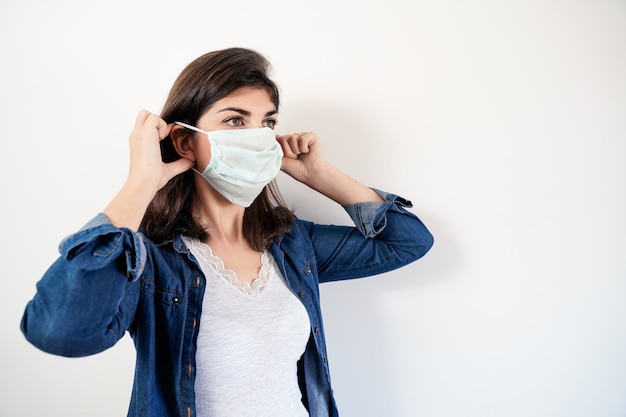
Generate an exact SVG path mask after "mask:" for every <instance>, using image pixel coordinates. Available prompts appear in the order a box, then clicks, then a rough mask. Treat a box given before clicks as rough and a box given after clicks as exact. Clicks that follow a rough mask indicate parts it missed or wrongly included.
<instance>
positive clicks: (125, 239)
mask: <svg viewBox="0 0 626 417" xmlns="http://www.w3.org/2000/svg"><path fill="white" fill-rule="evenodd" d="M59 251H60V256H59V258H58V259H57V260H56V261H55V262H54V263H53V264H52V266H50V268H48V270H47V271H46V272H45V274H44V276H43V277H42V279H41V280H40V281H39V282H38V283H37V292H36V294H35V296H34V297H33V299H32V300H31V301H30V302H29V303H28V304H27V306H26V309H25V312H24V315H23V317H22V321H21V329H22V332H23V333H24V335H25V336H26V339H27V340H28V341H30V342H31V343H32V344H33V345H35V346H36V347H38V348H39V349H41V350H44V351H46V352H49V353H53V354H57V355H62V356H85V355H90V354H94V353H98V352H101V351H103V350H105V349H107V348H109V347H111V346H113V345H114V344H115V343H116V342H117V341H118V340H119V339H120V338H121V337H122V336H123V335H124V334H125V331H126V330H127V329H128V327H129V325H130V323H131V322H132V319H133V317H134V312H135V310H136V306H137V300H138V297H139V277H140V276H141V273H142V271H143V268H144V265H145V263H146V256H147V255H146V248H145V246H144V243H143V239H142V236H141V235H140V234H139V233H135V232H132V231H131V230H128V229H120V228H117V227H115V226H113V225H111V224H110V223H109V222H108V219H107V218H106V216H104V215H103V214H99V215H98V216H96V217H95V218H94V219H92V220H91V221H90V222H89V223H87V225H85V227H83V228H82V229H81V230H80V231H79V232H77V233H75V234H73V235H71V236H69V237H67V238H66V239H64V240H63V241H62V242H61V244H60V245H59Z"/></svg>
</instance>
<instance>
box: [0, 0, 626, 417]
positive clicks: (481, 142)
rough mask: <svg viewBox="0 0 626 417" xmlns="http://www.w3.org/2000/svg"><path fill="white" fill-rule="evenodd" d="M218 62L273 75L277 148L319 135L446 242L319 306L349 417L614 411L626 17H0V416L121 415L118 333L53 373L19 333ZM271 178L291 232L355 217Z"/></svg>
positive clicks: (343, 4) (129, 367)
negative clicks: (230, 50) (254, 58)
mask: <svg viewBox="0 0 626 417" xmlns="http://www.w3.org/2000/svg"><path fill="white" fill-rule="evenodd" d="M230 46H245V47H250V48H254V49H256V50H258V51H260V52H262V53H264V54H265V55H266V56H267V57H268V58H269V59H270V60H271V61H272V63H273V66H274V78H275V80H276V81H277V82H278V84H279V85H280V87H281V90H282V93H283V101H282V107H281V120H280V123H279V126H278V128H277V130H278V131H279V132H292V131H316V132H318V133H319V134H320V135H321V137H322V140H323V146H324V151H325V154H326V155H327V158H328V159H329V160H331V161H332V162H333V163H335V164H336V165H338V166H340V167H341V168H342V169H344V170H345V171H347V172H349V173H350V174H351V175H353V176H354V177H356V178H358V179H359V180H361V181H363V182H365V183H367V184H368V185H371V186H375V187H378V188H383V189H386V190H390V191H393V192H395V193H398V194H401V195H403V196H405V197H406V198H409V199H411V200H412V201H413V203H414V206H415V207H414V209H413V210H414V212H415V213H417V214H418V215H419V216H420V217H421V218H422V220H423V221H424V222H425V223H426V224H427V225H428V226H429V228H430V229H431V230H432V232H433V234H434V235H435V239H436V242H435V246H434V248H433V249H432V251H431V252H430V253H429V254H428V255H426V257H425V258H423V259H422V260H420V261H418V262H416V263H414V264H412V265H410V266H407V267H405V268H403V269H401V270H398V271H395V272H392V273H388V274H385V275H382V276H378V277H373V278H370V279H364V280H357V281H351V282H342V283H336V284H329V285H325V286H324V287H323V291H322V297H323V300H322V301H323V309H324V312H325V323H326V327H327V332H328V344H329V358H330V366H331V370H332V376H333V383H334V388H335V393H336V397H337V400H338V402H339V407H340V411H341V415H342V416H343V417H353V416H356V417H369V416H384V417H394V416H402V417H410V416H411V417H412V416H423V417H448V416H450V417H465V416H472V417H473V416H476V417H478V416H480V417H486V416H493V417H502V416H507V417H517V416H520V417H527V416H533V417H556V416H567V417H583V416H585V417H587V416H590V417H591V416H593V417H624V416H626V302H625V297H626V253H625V249H626V220H625V214H626V195H625V194H626V2H624V1H618V0H526V1H522V0H510V1H496V0H477V1H472V2H468V1H461V0H438V1H434V0H431V1H425V0H424V1H420V0H415V1H405V0H402V1H401V0H386V1H376V2H374V1H356V0H353V1H342V0H333V1H329V0H318V1H315V2H297V1H287V0H278V1H272V0H269V1H249V0H242V1H238V2H227V1H221V2H209V1H196V2H193V1H188V0H182V1H170V2H165V1H138V2H133V1H120V0H113V1H106V2H85V1H78V0H68V1H44V0H38V1H28V0H27V1H22V2H16V1H13V2H8V1H3V2H2V3H1V4H0V59H1V62H2V65H1V66H0V89H1V93H0V100H1V110H2V111H1V112H0V122H1V125H0V126H1V127H0V129H1V130H0V131H1V132H2V151H1V152H0V186H1V190H0V193H1V195H2V216H1V220H0V221H1V223H0V230H2V236H3V247H2V252H1V253H2V278H1V281H0V286H1V287H0V294H1V296H2V302H0V314H1V315H0V334H1V337H0V339H1V340H0V346H1V355H0V415H1V416H43V415H45V416H90V417H91V416H102V417H105V416H107V417H109V416H122V415H125V414H126V408H127V404H128V400H129V395H130V389H131V383H132V376H133V366H134V350H133V347H132V343H131V341H130V339H129V338H128V337H125V338H124V339H122V341H121V342H120V343H119V344H118V345H117V346H116V347H114V348H113V349H110V350H109V351H107V352H104V353H102V354H99V355H96V356H93V357H90V358H83V359H67V358H60V357H54V356H51V355H48V354H45V353H43V352H40V351H38V350H36V349H35V348H34V347H32V346H30V345H29V344H28V343H27V342H26V341H25V339H24V338H23V337H22V335H21V333H20V331H19V327H18V326H19V321H20V318H21V315H22V311H23V308H24V306H25V304H26V303H27V301H28V300H29V299H30V298H31V297H32V296H33V294H34V292H35V283H36V282H37V281H38V279H39V278H40V276H41V275H42V274H43V272H44V271H45V269H46V268H47V266H48V265H49V264H50V263H51V262H52V261H53V260H54V259H55V258H56V256H57V251H56V248H57V245H58V243H59V241H60V240H61V239H62V238H63V237H64V236H66V235H67V234H69V233H71V232H73V231H75V230H76V229H77V228H79V227H80V226H82V225H83V223H84V222H86V221H87V220H89V219H90V218H91V217H92V216H93V215H95V214H96V213H97V212H98V211H100V210H102V209H103V208H104V206H105V205H106V204H107V203H108V201H109V200H110V199H111V198H112V196H113V195H114V193H115V192H116V191H117V190H118V189H119V188H120V186H121V185H122V183H123V181H124V179H125V177H126V172H127V161H128V149H127V137H128V133H129V132H130V129H131V127H132V125H133V123H134V119H135V116H136V114H137V112H138V111H139V110H140V109H141V108H146V109H149V110H151V111H153V112H157V113H158V112H159V111H160V109H161V106H162V104H163V102H164V100H165V97H166V95H167V92H168V91H169V88H170V86H171V84H172V82H173V81H174V79H175V77H176V76H177V75H178V73H179V72H180V71H181V70H182V69H183V67H184V66H186V65H187V64H188V63H189V62H190V61H191V60H193V59H194V58H196V57H197V56H199V55H201V54H203V53H205V52H208V51H211V50H215V49H221V48H225V47H230ZM280 182H281V185H282V188H283V192H284V194H285V196H286V197H287V200H288V202H289V203H290V205H292V206H293V207H294V208H295V209H296V210H297V213H298V214H299V215H300V216H301V217H305V218H309V219H314V220H317V221H322V222H333V223H340V224H344V223H346V222H347V221H348V218H347V216H346V215H345V214H344V212H343V211H342V210H341V208H339V207H337V206H336V205H334V204H333V203H332V202H330V201H328V200H326V199H324V198H321V197H318V196H316V195H315V194H314V193H313V192H311V191H309V190H307V189H306V188H305V187H303V186H301V185H299V184H296V183H294V182H293V181H292V180H290V179H289V178H286V177H283V176H281V177H280ZM251 389H253V388H252V387H251Z"/></svg>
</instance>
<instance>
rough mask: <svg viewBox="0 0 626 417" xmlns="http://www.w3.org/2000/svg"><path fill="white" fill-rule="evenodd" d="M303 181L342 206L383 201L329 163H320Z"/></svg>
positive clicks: (370, 190)
mask: <svg viewBox="0 0 626 417" xmlns="http://www.w3.org/2000/svg"><path fill="white" fill-rule="evenodd" d="M303 182H304V183H305V184H306V185H308V186H309V187H311V188H313V189H314V190H316V191H317V192H319V193H321V194H323V195H325V196H326V197H328V198H330V199H331V200H333V201H335V202H337V203H339V204H341V205H343V206H347V205H351V204H357V203H364V202H382V201H384V200H383V199H382V198H381V197H380V196H379V195H378V194H377V193H376V192H374V191H373V190H372V189H370V188H369V187H367V186H365V185H364V184H362V183H360V182H359V181H357V180H355V179H354V178H352V177H351V176H349V175H348V174H346V173H344V172H343V171H341V170H339V169H337V168H336V167H335V166H333V165H331V164H329V163H324V164H322V166H320V167H319V168H318V169H317V170H316V171H315V174H313V175H311V176H310V178H307V179H306V180H304V181H303Z"/></svg>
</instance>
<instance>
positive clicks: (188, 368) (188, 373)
mask: <svg viewBox="0 0 626 417" xmlns="http://www.w3.org/2000/svg"><path fill="white" fill-rule="evenodd" d="M324 362H326V360H324ZM192 369H193V368H192V367H191V364H189V365H188V366H187V376H188V377H191V371H192Z"/></svg>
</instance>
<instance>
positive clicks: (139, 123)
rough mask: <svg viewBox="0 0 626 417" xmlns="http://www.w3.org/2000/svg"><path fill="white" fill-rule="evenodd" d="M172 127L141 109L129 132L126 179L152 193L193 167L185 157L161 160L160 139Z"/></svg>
mask: <svg viewBox="0 0 626 417" xmlns="http://www.w3.org/2000/svg"><path fill="white" fill-rule="evenodd" d="M171 128H172V126H171V125H168V124H167V123H165V120H163V119H161V118H160V117H159V116H158V115H156V114H153V113H150V112H148V111H147V110H141V111H140V112H139V114H138V115H137V119H136V121H135V126H134V127H133V130H132V131H131V132H130V137H129V145H130V169H129V173H128V182H130V183H132V184H133V185H134V186H141V187H145V189H146V190H152V195H153V196H154V194H155V193H156V192H157V191H158V190H160V189H161V188H163V186H165V184H167V182H168V181H169V180H171V179H172V178H173V177H175V176H176V175H178V174H180V173H182V172H185V171H187V170H188V169H189V168H191V167H192V166H193V163H192V162H191V161H189V160H187V159H184V158H181V159H179V160H177V161H174V162H171V163H164V162H163V160H162V158H161V147H160V145H159V142H160V141H161V140H163V139H164V138H166V137H167V136H168V135H169V133H170V130H171Z"/></svg>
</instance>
